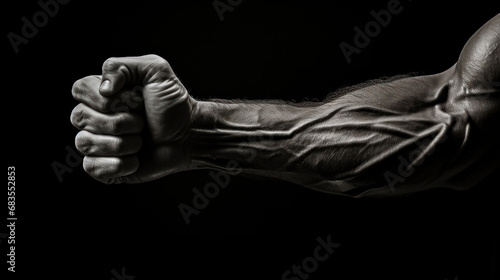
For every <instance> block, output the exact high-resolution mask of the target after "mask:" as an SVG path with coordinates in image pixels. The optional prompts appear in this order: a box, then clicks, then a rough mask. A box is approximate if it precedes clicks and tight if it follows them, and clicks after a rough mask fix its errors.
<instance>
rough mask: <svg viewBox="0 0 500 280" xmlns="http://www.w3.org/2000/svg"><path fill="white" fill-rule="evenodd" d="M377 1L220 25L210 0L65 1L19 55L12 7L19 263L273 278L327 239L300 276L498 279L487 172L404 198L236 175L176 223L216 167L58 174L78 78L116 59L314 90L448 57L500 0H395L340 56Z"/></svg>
mask: <svg viewBox="0 0 500 280" xmlns="http://www.w3.org/2000/svg"><path fill="white" fill-rule="evenodd" d="M220 1H221V2H224V3H225V2H226V1H225V0H220ZM387 3H388V1H370V2H366V3H362V2H359V1H335V2H333V1H332V3H327V2H326V1H321V2H320V1H317V2H312V1H273V2H272V3H271V1H250V0H244V1H243V2H242V3H241V4H239V5H238V6H236V7H235V8H234V10H233V11H231V12H226V13H224V21H221V20H220V19H219V17H218V15H217V12H216V10H215V9H214V7H213V5H212V1H198V2H193V1H158V2H148V1H136V2H126V1H118V2H109V3H102V2H98V1H77V0H72V1H70V2H69V3H68V4H66V5H60V7H59V8H60V9H59V12H58V13H57V15H55V16H54V17H53V18H50V19H49V21H48V24H47V25H45V26H44V27H42V28H39V30H38V33H37V34H36V36H35V37H34V38H33V39H30V40H29V43H27V44H23V45H21V46H20V47H19V52H18V53H17V54H15V53H14V51H13V48H12V46H11V44H10V43H9V41H8V39H7V36H6V34H7V33H9V32H14V33H16V34H20V33H21V27H22V24H23V23H22V22H21V17H23V16H26V17H27V18H29V19H31V18H32V15H33V14H34V13H35V12H37V11H39V10H40V7H39V6H38V4H37V2H36V1H17V2H15V3H14V2H13V1H9V2H8V6H5V5H7V4H4V7H3V8H2V10H3V11H2V14H3V17H4V19H5V23H4V24H3V26H4V27H5V28H6V29H5V30H4V32H3V34H4V41H3V42H4V46H5V50H4V53H5V56H4V61H6V63H5V64H3V68H4V74H3V79H2V81H3V83H2V84H3V85H4V90H3V91H2V96H3V97H2V104H3V108H4V111H5V114H4V126H3V127H4V132H3V137H2V138H3V139H4V140H5V141H4V142H3V143H4V151H5V154H6V156H5V157H4V156H2V157H3V158H5V159H6V162H5V163H4V166H5V167H7V166H15V167H16V203H17V204H16V207H17V208H16V213H17V217H18V221H17V227H16V244H17V247H16V270H17V272H16V275H17V276H21V278H23V279H34V278H27V277H28V276H27V275H30V277H43V278H47V279H106V280H109V279H112V278H114V276H113V273H112V272H111V271H112V270H116V271H118V272H119V273H120V272H121V269H122V268H123V267H124V268H125V271H126V274H127V275H133V276H135V279H136V280H140V279H211V278H214V279H281V277H282V274H283V272H285V271H286V270H287V269H290V267H291V266H292V265H293V264H301V263H302V260H303V259H304V258H306V257H308V256H311V255H312V253H313V250H314V248H315V247H316V246H317V242H316V238H317V237H322V238H326V237H327V236H328V235H331V238H332V240H333V241H334V242H338V243H340V244H341V246H340V247H339V249H337V250H336V251H335V252H334V253H333V254H332V255H331V256H330V257H329V259H328V260H327V261H325V262H321V263H320V264H319V267H318V269H317V270H316V271H315V272H314V273H312V274H311V275H310V278H309V279H439V280H444V279H455V277H457V278H456V279H459V280H462V279H498V276H499V274H498V267H499V264H498V262H499V259H498V251H499V247H498V241H499V238H500V236H499V235H500V234H499V226H498V220H499V219H498V215H497V214H496V213H498V182H497V181H496V180H495V179H494V178H493V176H492V177H490V178H489V179H488V180H486V181H485V182H483V183H482V184H481V185H480V186H477V187H476V188H473V189H471V190H469V191H466V192H457V191H451V190H432V191H427V192H423V193H418V194H415V195H412V196H409V197H403V198H398V199H351V198H344V197H340V196H335V195H329V194H323V193H319V192H315V191H311V190H308V189H305V188H303V187H300V186H296V185H293V184H287V183H282V182H278V181H269V180H259V179H249V178H243V177H239V176H232V177H231V178H230V184H229V186H228V187H226V188H225V189H223V190H222V191H221V192H220V194H219V195H218V196H217V197H216V198H214V199H211V200H210V204H209V205H208V207H207V208H206V209H203V210H202V211H201V213H200V214H199V215H197V216H192V217H191V223H190V224H189V225H186V224H185V223H184V220H183V218H182V216H181V214H180V212H179V210H178V205H179V204H180V203H186V204H189V205H192V202H191V200H192V197H193V192H192V189H193V188H198V189H201V188H203V186H204V185H205V184H206V183H208V182H211V181H212V179H211V178H210V177H209V175H208V171H198V172H186V173H180V174H176V175H172V176H169V177H166V178H163V179H161V180H158V181H155V182H151V183H145V184H140V185H103V184H101V183H98V182H97V181H94V180H93V179H92V178H90V177H89V176H88V175H87V174H86V173H85V172H84V171H83V169H82V168H81V165H79V166H78V167H76V168H74V170H73V171H72V172H71V173H65V174H63V181H62V182H59V180H58V179H57V176H56V174H55V172H54V170H53V169H52V163H53V162H55V161H57V162H59V163H62V164H66V163H65V157H66V154H67V151H66V149H65V147H67V146H69V147H71V148H72V149H74V136H75V134H76V133H77V130H76V129H75V128H73V127H72V125H71V123H70V122H69V116H70V113H71V110H72V109H73V107H74V106H75V105H76V104H77V102H76V101H74V100H73V99H72V96H71V86H72V84H73V82H74V81H76V80H77V79H79V78H82V77H84V76H87V75H92V74H100V69H101V65H102V63H103V62H104V60H105V59H106V58H108V57H111V56H118V57H119V56H135V55H143V54H149V53H153V54H158V55H160V56H162V57H164V58H165V59H167V60H168V61H169V62H170V64H171V65H172V67H173V68H174V70H175V72H176V73H177V75H178V76H179V77H180V78H181V80H182V82H183V83H184V85H186V87H187V88H188V89H189V90H190V92H191V94H192V95H193V96H194V97H195V98H203V99H206V98H212V97H217V98H247V99H287V100H291V99H293V100H296V101H300V100H304V99H305V98H309V99H311V98H316V99H320V100H321V99H322V98H323V97H324V96H325V95H326V94H327V93H328V92H329V91H331V90H334V89H336V88H338V87H341V86H345V85H350V84H355V83H359V82H362V81H364V80H367V79H371V78H378V77H381V76H391V75H396V74H404V73H409V72H413V71H418V72H419V73H420V74H432V73H437V72H440V71H443V70H445V69H447V68H448V67H450V66H451V65H452V64H453V63H455V62H456V60H457V58H458V55H459V53H460V50H461V48H462V47H463V45H464V44H465V42H466V41H467V39H468V38H469V37H470V36H471V35H472V34H473V33H474V32H475V31H476V30H477V29H478V28H479V27H480V26H481V25H483V24H484V23H485V22H486V21H487V20H489V19H490V18H492V17H493V16H494V15H495V14H497V13H498V12H499V10H500V9H499V7H498V4H497V6H493V5H494V4H492V3H491V2H490V1H484V3H481V1H473V2H471V3H464V4H461V3H460V2H458V1H454V2H450V3H449V4H446V5H444V4H442V5H437V4H435V3H433V2H430V1H415V0H414V1H408V0H407V1H401V5H402V6H403V11H402V12H401V13H400V14H398V15H393V17H392V20H391V22H390V24H389V25H388V26H387V27H385V28H383V29H382V30H381V32H380V34H379V35H378V36H376V37H375V38H373V39H372V41H371V42H370V44H369V45H368V46H367V47H366V48H365V49H363V50H362V52H361V53H360V54H359V55H358V54H355V55H353V56H352V60H353V61H352V63H350V64H349V63H347V62H346V60H345V58H344V56H343V55H342V52H341V50H340V48H339V43H340V42H342V41H345V42H347V43H350V44H352V43H353V37H354V31H353V27H355V26H358V27H364V25H365V24H366V23H367V22H369V21H371V20H372V18H371V16H370V10H375V11H378V10H380V9H385V8H386V6H387ZM462 3H463V2H462ZM2 193H5V194H6V190H4V191H2ZM4 201H7V200H6V199H5V200H4ZM2 212H4V213H6V209H5V211H2ZM3 220H4V221H5V219H3ZM2 228H3V229H2V230H1V231H0V233H4V232H7V229H6V228H4V227H2ZM1 241H2V243H1V244H0V246H1V254H2V260H3V261H2V263H3V265H2V267H3V269H2V270H4V271H6V270H7V265H6V263H5V261H4V259H5V257H6V256H5V255H6V254H7V250H6V246H7V242H6V239H2V240H1ZM8 275H9V276H10V277H12V273H9V274H8ZM7 279H10V278H7ZM115 279H116V277H115ZM117 280H119V279H117Z"/></svg>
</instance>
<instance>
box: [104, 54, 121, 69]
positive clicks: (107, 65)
mask: <svg viewBox="0 0 500 280" xmlns="http://www.w3.org/2000/svg"><path fill="white" fill-rule="evenodd" d="M117 67H118V62H117V61H116V58H115V57H110V58H108V59H106V60H105V61H104V63H103V64H102V70H104V71H112V70H114V69H116V68H117Z"/></svg>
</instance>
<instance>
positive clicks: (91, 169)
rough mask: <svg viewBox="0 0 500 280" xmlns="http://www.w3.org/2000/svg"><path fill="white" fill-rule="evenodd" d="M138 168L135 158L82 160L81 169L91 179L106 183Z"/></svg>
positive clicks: (137, 160)
mask: <svg viewBox="0 0 500 280" xmlns="http://www.w3.org/2000/svg"><path fill="white" fill-rule="evenodd" d="M138 168H139V159H138V158H137V156H124V157H95V156H85V157H84V158H83V169H84V170H85V172H87V173H88V174H89V175H90V176H92V177H93V178H95V179H97V180H100V181H103V182H106V181H109V179H113V178H117V177H122V176H127V175H130V174H132V173H134V172H135V171H137V169H138Z"/></svg>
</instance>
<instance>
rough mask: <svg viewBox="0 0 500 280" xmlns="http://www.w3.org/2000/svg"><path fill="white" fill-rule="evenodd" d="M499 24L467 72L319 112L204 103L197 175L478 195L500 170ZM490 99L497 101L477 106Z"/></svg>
mask: <svg viewBox="0 0 500 280" xmlns="http://www.w3.org/2000/svg"><path fill="white" fill-rule="evenodd" d="M499 21H500V16H498V15H497V16H496V17H495V18H494V19H492V20H490V21H489V22H488V23H487V24H485V25H484V26H483V27H482V28H481V29H480V30H479V31H478V32H476V34H474V36H473V37H472V38H471V39H470V40H469V42H468V43H467V44H466V46H465V47H464V50H463V51H462V54H461V56H460V58H459V61H458V63H457V64H456V65H454V66H453V67H451V68H450V69H448V70H447V71H444V72H442V73H439V74H436V75H431V76H420V77H411V78H405V79H401V80H397V81H394V82H391V83H384V84H377V85H373V86H369V87H366V88H363V89H360V90H357V91H355V92H352V93H349V94H347V95H345V96H343V97H340V98H339V99H336V100H334V101H333V102H329V103H325V104H321V105H318V106H314V107H300V106H294V105H291V104H272V103H267V102H265V101H262V102H251V103H245V102H243V101H240V102H238V101H235V102H199V103H198V106H197V110H196V111H195V112H196V114H195V116H196V117H195V118H194V123H193V127H192V132H191V140H190V143H191V144H190V149H191V157H192V165H191V168H194V169H196V168H219V169H225V165H226V163H227V162H228V161H230V160H236V161H237V162H238V164H239V165H241V168H242V170H243V173H246V174H254V175H260V176H266V177H274V178H279V179H282V180H286V181H290V182H293V183H297V184H300V185H304V186H307V187H310V188H313V189H316V190H320V191H326V192H331V193H337V194H346V195H350V196H372V195H373V196H380V195H383V196H385V195H395V194H404V193H411V192H415V191H419V190H422V189H427V188H433V187H450V188H455V189H466V188H469V187H471V186H473V185H474V184H476V183H477V182H478V181H480V180H481V179H482V178H483V177H484V176H486V175H488V174H489V173H491V172H492V171H493V170H495V168H497V167H498V166H499V164H498V158H495V157H491V153H492V152H495V151H497V150H496V149H495V148H494V147H495V145H498V143H500V142H499V141H498V139H495V138H494V137H492V129H494V127H492V120H493V119H495V118H494V116H498V112H499V110H498V109H499V103H498V98H497V97H496V99H495V96H492V93H493V94H494V93H495V92H498V85H496V84H495V82H494V81H496V80H498V77H500V75H499V73H500V66H499V65H500V51H499V48H500V47H499V45H500V40H499V38H500V36H499V33H500V24H499ZM495 85H496V88H495ZM485 94H487V96H488V97H492V98H488V99H484V98H483V99H478V96H479V95H485ZM471 95H472V96H471ZM497 95H498V93H497ZM496 120H498V118H496ZM486 137H487V138H486ZM487 153H490V157H489V158H488V159H485V158H484V157H485V156H486V154H487Z"/></svg>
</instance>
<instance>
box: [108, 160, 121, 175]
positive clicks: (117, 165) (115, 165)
mask: <svg viewBox="0 0 500 280" xmlns="http://www.w3.org/2000/svg"><path fill="white" fill-rule="evenodd" d="M124 168H125V162H124V160H123V159H122V158H119V157H116V158H113V159H112V162H111V164H110V171H111V173H113V174H117V173H118V172H120V171H121V170H123V169H124Z"/></svg>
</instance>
